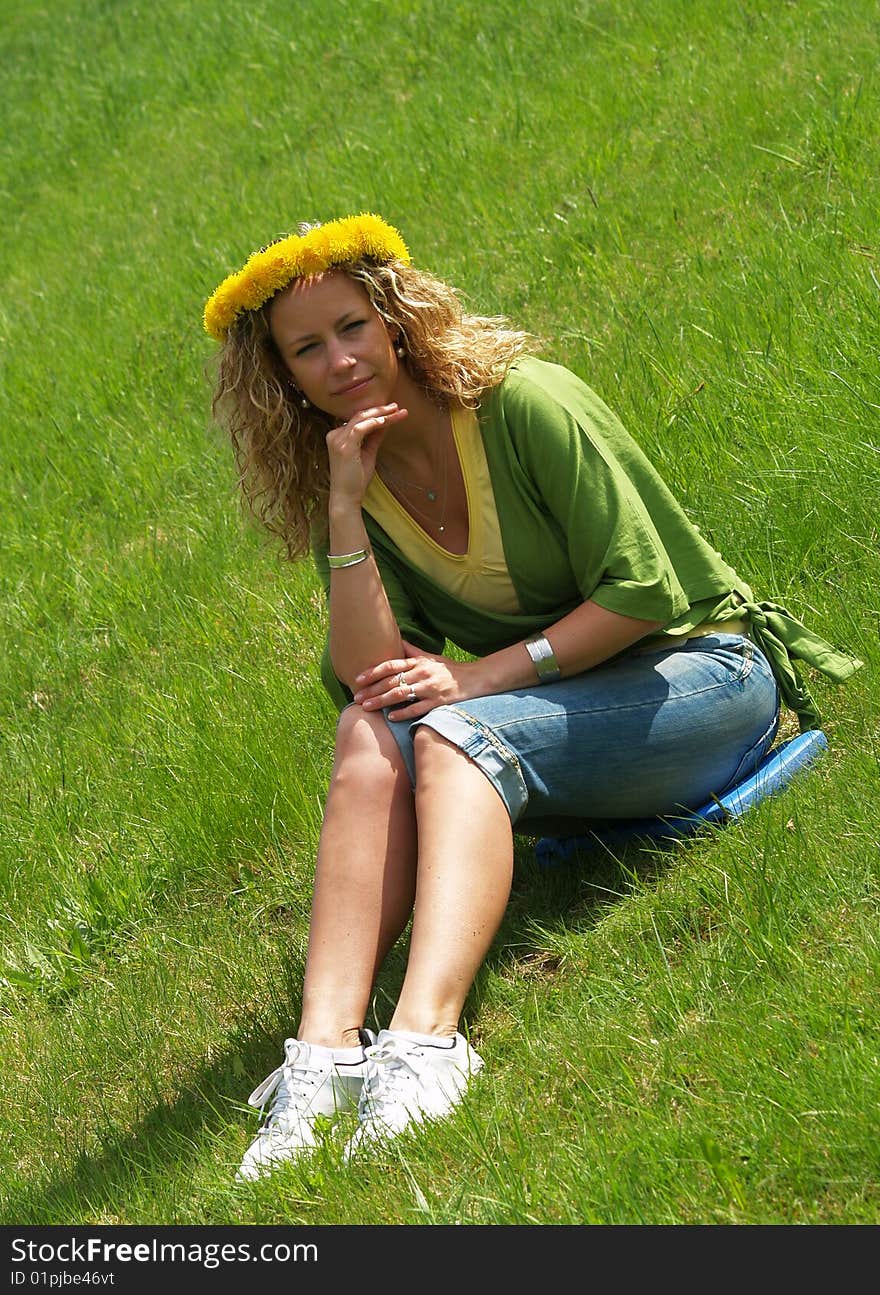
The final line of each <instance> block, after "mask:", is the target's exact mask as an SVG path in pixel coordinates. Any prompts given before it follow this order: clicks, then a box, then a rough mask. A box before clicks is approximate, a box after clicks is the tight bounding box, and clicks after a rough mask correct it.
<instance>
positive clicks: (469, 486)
mask: <svg viewBox="0 0 880 1295" xmlns="http://www.w3.org/2000/svg"><path fill="white" fill-rule="evenodd" d="M450 413H451V416H452V434H453V437H454V441H455V448H456V452H457V453H458V458H459V462H460V463H461V474H462V477H463V478H464V487H465V492H466V495H467V509H468V546H467V551H466V552H465V553H450V552H449V551H448V549H444V548H442V547H441V546H440V545H439V544H438V543H437V542H436V541H435V540H433V539H432V538H431V536H430V535H428V533H427V532H426V531H424V530H422V528H421V526H420V525H419V524H418V522H417V521H416V520H415V519H414V518H413V517H411V516H410V514H409V513H408V512H407V511H406V509H405V508H404V507H403V505H402V504H401V503H400V502H399V501H398V500H397V499H395V497H394V495H393V494H392V493H391V491H390V490H389V489H388V487H387V486H386V485H385V483H384V482H383V481H382V480H381V479H380V478H379V476H378V475H377V474H375V473H374V474H373V478H372V480H371V481H370V484H369V486H368V487H367V493H366V495H365V496H364V502H363V506H364V508H365V509H366V510H367V512H368V513H370V515H371V516H372V517H373V518H375V520H376V521H377V522H378V523H379V525H380V526H381V527H382V529H383V530H384V531H385V532H386V534H387V535H389V536H390V538H391V539H392V540H393V541H394V543H395V544H396V545H397V547H398V548H399V549H400V551H401V553H403V554H404V556H405V557H407V558H409V560H410V561H411V562H413V563H414V564H415V565H416V566H418V567H420V568H421V570H422V571H424V572H425V573H426V574H427V575H429V576H431V577H432V579H434V580H436V581H437V583H438V584H439V585H442V587H443V588H444V589H448V590H449V592H450V593H451V594H454V595H455V596H456V597H457V598H461V600H462V601H463V602H468V603H471V604H472V605H473V606H474V607H482V608H484V609H485V610H486V611H495V612H511V613H514V612H518V611H520V610H521V608H520V605H519V599H518V598H517V594H516V590H515V589H514V587H513V581H512V580H511V579H510V574H509V572H508V570H507V562H506V560H505V557H504V547H503V545H502V543H501V528H500V526H499V524H498V511H497V509H496V507H495V495H494V493H493V490H492V479H491V477H490V476H489V465H488V463H487V462H486V451H485V449H484V448H483V438H482V437H481V436H480V427H479V424H478V422H477V415H476V413H475V411H474V410H473V409H460V408H453V409H451V410H450Z"/></svg>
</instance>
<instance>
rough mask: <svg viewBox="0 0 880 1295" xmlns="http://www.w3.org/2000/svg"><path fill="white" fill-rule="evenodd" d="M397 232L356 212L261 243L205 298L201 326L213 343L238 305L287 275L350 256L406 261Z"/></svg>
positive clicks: (258, 300)
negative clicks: (274, 240)
mask: <svg viewBox="0 0 880 1295" xmlns="http://www.w3.org/2000/svg"><path fill="white" fill-rule="evenodd" d="M410 259H411V258H410V254H409V250H408V248H407V246H406V244H405V243H404V241H403V239H402V238H401V236H400V234H399V233H398V231H397V230H396V229H394V227H393V226H392V225H388V224H386V222H385V221H384V220H383V219H382V218H381V216H376V215H374V214H373V213H372V212H368V211H365V212H361V214H360V215H359V216H345V217H343V218H342V219H341V220H331V221H329V222H328V223H327V224H326V225H318V226H316V227H315V228H314V229H310V230H309V231H308V232H307V233H305V234H292V235H291V236H290V237H289V238H282V239H279V240H278V242H276V243H271V244H270V245H269V246H268V247H264V248H261V249H260V251H259V252H254V253H253V255H252V256H251V257H249V258H248V260H247V261H246V263H245V265H244V266H243V267H242V269H240V270H238V271H237V272H236V273H235V274H230V275H229V276H228V277H227V278H226V279H224V280H223V282H222V283H221V284H220V287H219V288H218V289H217V291H216V292H215V293H214V294H213V296H212V297H210V298H209V299H208V302H207V304H206V306H205V313H204V324H205V330H206V331H207V332H208V333H210V335H211V336H212V337H213V338H216V340H217V341H218V342H222V340H223V338H224V337H225V336H226V334H227V332H228V331H229V328H230V326H231V325H232V323H233V321H234V320H235V319H236V317H237V316H238V315H240V314H241V313H242V311H244V310H258V309H259V307H260V306H262V305H263V303H264V302H266V301H268V300H269V298H270V297H273V296H274V295H275V293H276V292H278V291H279V290H280V289H281V288H286V287H287V285H288V284H289V283H290V282H292V280H293V279H299V278H307V277H309V276H311V275H314V274H321V273H322V272H323V271H324V270H329V269H330V267H331V266H332V265H347V264H349V263H350V262H353V261H361V260H372V261H378V262H379V263H380V264H385V263H387V262H388V261H404V262H407V263H408V262H409V261H410Z"/></svg>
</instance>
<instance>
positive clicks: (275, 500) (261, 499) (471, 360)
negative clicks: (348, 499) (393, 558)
mask: <svg viewBox="0 0 880 1295" xmlns="http://www.w3.org/2000/svg"><path fill="white" fill-rule="evenodd" d="M329 273H343V274H347V275H348V276H349V278H351V279H353V280H354V281H355V282H356V283H360V284H361V285H362V286H363V288H364V289H365V290H366V293H367V295H368V297H369V299H370V301H371V303H372V305H373V307H374V308H375V310H376V311H377V312H378V314H379V315H380V316H381V318H382V319H383V320H385V322H386V323H387V324H389V325H390V326H391V327H392V329H394V330H395V331H396V332H398V333H399V334H400V335H401V341H402V343H403V345H404V347H405V356H406V358H405V361H404V362H405V363H406V365H407V369H408V371H409V373H410V375H411V376H412V378H413V379H414V380H415V381H416V382H418V383H419V385H420V386H421V387H423V389H424V390H425V391H426V392H427V393H428V394H429V395H430V396H431V397H432V398H433V399H434V400H436V401H438V402H441V403H445V402H447V401H449V402H452V403H457V404H459V405H464V406H467V407H469V408H472V409H473V408H476V406H477V405H478V404H479V403H480V399H481V397H482V396H483V393H484V392H486V391H487V390H489V389H490V388H492V387H495V386H497V385H498V383H500V382H501V381H502V380H503V378H504V377H505V375H506V373H507V372H508V370H509V368H510V366H511V364H512V363H513V362H514V360H515V359H516V358H517V357H518V356H519V355H522V354H523V353H524V352H525V351H526V350H528V349H530V348H531V347H532V346H533V345H534V342H535V339H534V338H532V337H531V336H530V335H529V334H527V333H524V332H519V331H516V330H513V329H511V328H508V327H507V321H506V320H505V319H503V318H502V317H500V316H482V315H471V314H467V313H465V312H464V310H463V309H462V306H461V303H460V302H459V299H458V294H457V293H456V291H455V289H454V288H451V287H450V286H449V285H448V284H446V283H443V282H442V281H441V280H440V279H436V278H434V276H433V275H430V274H427V273H426V272H425V271H424V270H417V269H415V268H414V267H413V266H412V265H408V264H406V263H404V262H403V261H393V262H391V263H389V264H384V265H377V264H374V263H372V262H370V261H366V260H362V261H355V262H353V263H351V264H348V265H343V266H338V267H334V269H333V270H332V271H329ZM273 300H274V298H271V299H270V300H269V301H267V302H266V303H265V304H264V305H263V306H261V307H260V308H259V309H258V310H254V311H247V312H245V313H243V314H242V315H241V316H239V318H238V319H237V320H236V321H235V323H234V324H233V325H232V327H231V328H230V329H229V332H228V334H227V336H226V339H225V341H224V342H223V346H222V349H221V351H220V354H219V358H218V363H217V376H216V382H215V389H214V395H213V399H212V402H211V409H212V412H213V414H214V417H215V418H216V419H217V421H218V422H219V423H220V424H221V425H224V426H225V427H226V429H227V431H228V432H229V435H230V437H231V440H232V447H233V451H234V454H235V460H236V467H237V469H238V484H239V487H240V488H241V492H242V496H243V502H244V504H245V506H246V508H247V509H248V511H249V512H250V513H251V514H252V515H253V516H254V517H256V518H257V520H258V521H260V522H261V523H262V524H263V526H265V527H266V529H267V530H268V531H269V532H270V533H271V534H272V535H273V536H274V537H276V538H277V539H279V540H280V541H281V544H282V546H283V549H284V552H285V555H286V557H288V558H289V559H291V560H294V559H296V558H299V557H304V556H305V555H306V554H307V553H308V551H309V545H310V538H311V534H312V531H313V529H314V528H315V527H319V528H320V529H322V530H323V529H324V528H325V527H326V513H327V509H326V501H327V496H328V493H329V487H330V473H329V467H328V459H327V445H326V435H327V432H328V431H330V429H331V427H333V426H334V422H333V420H332V419H331V418H330V416H329V415H326V414H324V413H323V412H322V411H321V410H319V409H315V408H314V407H313V406H311V405H309V406H308V407H306V408H303V407H302V405H301V403H300V400H299V396H298V393H297V391H296V389H295V388H294V386H293V384H292V381H291V377H290V374H289V372H288V370H287V368H286V366H285V365H284V363H283V361H282V359H281V357H280V355H279V354H278V351H277V348H276V346H275V343H274V340H273V338H272V334H271V332H270V329H269V311H270V308H271V305H272V301H273Z"/></svg>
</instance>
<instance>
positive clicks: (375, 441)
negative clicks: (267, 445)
mask: <svg viewBox="0 0 880 1295" xmlns="http://www.w3.org/2000/svg"><path fill="white" fill-rule="evenodd" d="M405 417H406V410H405V409H399V408H398V407H397V405H383V406H381V407H377V408H375V409H366V410H364V411H362V412H361V413H358V414H356V415H355V416H354V417H353V418H352V419H351V420H350V421H349V422H348V423H346V424H345V425H344V426H343V427H336V428H334V429H333V431H331V432H329V433H328V435H327V451H328V455H329V460H330V496H329V501H328V522H329V541H330V548H329V554H330V559H329V560H330V598H329V608H330V661H331V664H332V666H333V671H334V673H335V674H336V676H337V677H338V678H339V679H341V680H342V682H343V683H345V684H347V685H348V686H349V687H352V685H353V684H354V680H355V678H356V676H357V675H358V674H359V673H360V672H361V671H363V670H364V669H365V668H366V667H367V666H368V665H369V664H370V663H371V662H373V661H376V660H379V659H384V658H389V657H393V656H400V655H401V653H402V652H403V641H402V639H401V636H400V630H399V628H398V625H397V621H396V619H395V617H394V613H393V611H392V610H391V605H390V603H389V601H388V597H387V595H386V593H385V588H384V586H383V584H382V577H381V576H380V574H379V568H378V567H377V566H376V562H375V559H374V558H373V556H372V554H371V553H370V542H369V538H368V536H367V531H366V527H365V525H364V518H363V513H362V511H361V504H362V501H363V497H364V493H365V491H366V488H367V485H368V484H369V481H370V478H371V477H372V475H373V472H374V471H375V466H376V455H377V453H378V450H379V446H380V444H381V443H382V438H383V436H384V435H385V430H386V426H387V424H389V423H392V422H397V421H398V420H399V419H401V418H405ZM360 552H366V553H367V555H368V556H367V557H366V559H365V560H363V561H360V562H354V563H353V564H352V565H351V566H334V565H333V561H332V559H333V558H334V557H335V558H340V557H345V556H346V555H350V554H358V553H360Z"/></svg>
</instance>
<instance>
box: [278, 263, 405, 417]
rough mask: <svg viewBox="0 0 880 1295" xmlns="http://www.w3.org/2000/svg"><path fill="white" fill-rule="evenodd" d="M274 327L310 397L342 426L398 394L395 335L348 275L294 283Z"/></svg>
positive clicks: (288, 361)
mask: <svg viewBox="0 0 880 1295" xmlns="http://www.w3.org/2000/svg"><path fill="white" fill-rule="evenodd" d="M269 331H270V332H271V334H272V338H273V340H274V342H275V345H276V346H277V348H278V353H279V355H280V356H281V359H282V360H283V361H284V363H285V365H286V366H287V368H288V370H289V371H290V374H291V377H292V378H293V380H294V382H295V383H296V385H297V386H298V387H299V389H300V390H301V391H302V393H303V395H305V396H306V397H307V398H308V399H309V400H310V401H311V403H312V404H313V405H316V406H317V408H318V409H322V410H323V411H324V413H326V414H330V415H332V416H333V417H334V418H338V419H339V420H340V422H341V423H344V422H348V420H349V419H350V418H351V417H352V415H353V414H356V413H358V412H359V411H360V410H362V409H369V408H372V407H373V406H374V405H387V404H390V403H391V402H392V401H393V400H395V399H396V397H395V394H394V392H395V389H396V386H397V382H398V376H399V373H400V366H399V364H398V360H397V355H396V353H395V350H394V345H393V343H392V340H391V335H390V333H389V331H388V328H387V327H386V325H385V323H384V321H383V320H382V318H381V317H380V315H379V314H378V313H377V311H376V310H375V308H374V307H373V305H372V303H371V301H370V299H369V297H368V296H367V293H366V289H365V288H364V287H363V286H362V285H361V284H360V283H356V282H355V281H354V280H353V279H350V278H349V277H348V275H347V274H344V273H342V272H341V271H339V270H335V271H334V270H330V271H328V272H327V273H325V274H322V275H319V276H317V277H315V278H312V279H296V280H294V282H293V283H292V284H291V286H290V287H289V288H286V289H285V290H284V292H282V293H280V294H279V295H278V296H277V297H276V298H275V300H274V301H273V303H272V305H271V307H270V310H269Z"/></svg>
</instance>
